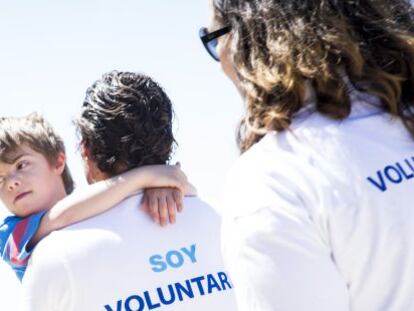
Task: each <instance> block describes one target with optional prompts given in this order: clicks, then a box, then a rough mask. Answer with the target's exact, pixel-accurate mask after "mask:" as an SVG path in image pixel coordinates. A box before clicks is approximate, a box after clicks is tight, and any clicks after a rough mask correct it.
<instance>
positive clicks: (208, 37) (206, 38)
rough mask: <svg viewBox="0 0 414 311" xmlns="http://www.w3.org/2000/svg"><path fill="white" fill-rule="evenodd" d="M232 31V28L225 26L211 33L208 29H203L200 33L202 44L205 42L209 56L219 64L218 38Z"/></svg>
mask: <svg viewBox="0 0 414 311" xmlns="http://www.w3.org/2000/svg"><path fill="white" fill-rule="evenodd" d="M230 30H231V28H230V26H225V27H223V28H220V29H218V30H216V31H213V32H210V33H209V32H208V29H207V28H206V27H202V28H201V29H200V31H199V36H200V39H201V42H203V45H204V47H205V48H206V50H207V52H208V54H210V56H211V57H213V58H214V60H216V61H218V62H219V61H220V58H219V55H218V53H217V42H218V38H219V37H221V36H222V35H225V34H226V33H228V32H230Z"/></svg>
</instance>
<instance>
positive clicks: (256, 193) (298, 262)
mask: <svg viewBox="0 0 414 311" xmlns="http://www.w3.org/2000/svg"><path fill="white" fill-rule="evenodd" d="M351 99H352V102H353V106H352V107H353V108H352V114H351V116H350V117H349V118H347V119H345V120H343V121H335V120H332V119H329V118H325V117H323V116H322V115H320V114H318V113H311V112H310V110H307V111H303V112H301V114H300V115H298V117H297V118H296V119H295V121H294V122H293V124H292V128H291V130H289V131H286V132H283V133H274V132H272V133H269V134H267V135H266V136H265V137H264V138H263V139H262V140H261V141H260V142H258V143H257V144H255V145H254V146H253V147H252V148H250V149H249V150H248V151H247V152H245V153H244V154H243V155H242V156H241V157H240V158H239V160H238V161H237V162H236V164H235V165H234V167H233V168H232V170H231V172H230V174H229V179H228V186H227V191H226V199H225V205H224V207H223V208H224V220H223V243H224V245H223V252H224V257H225V262H226V265H227V267H228V269H229V273H230V276H231V277H232V280H233V282H234V284H235V291H236V298H237V302H238V307H239V310H249V311H251V310H260V311H268V310H288V311H291V310H294V311H296V310H307V311H311V310H315V311H324V310H329V311H332V310H335V311H341V310H360V311H370V310H373V311H378V310H387V311H389V310H398V311H400V310H404V311H405V310H414V277H413V275H414V141H413V138H412V137H410V135H409V133H408V131H407V130H406V129H405V128H404V126H403V124H402V123H401V121H400V120H398V119H392V118H391V116H390V115H389V114H387V113H385V112H382V111H381V109H379V108H378V105H379V101H378V100H377V99H376V98H374V97H371V96H368V95H367V94H361V93H358V92H356V91H353V92H352V94H351Z"/></svg>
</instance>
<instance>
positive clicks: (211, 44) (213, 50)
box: [207, 39, 219, 61]
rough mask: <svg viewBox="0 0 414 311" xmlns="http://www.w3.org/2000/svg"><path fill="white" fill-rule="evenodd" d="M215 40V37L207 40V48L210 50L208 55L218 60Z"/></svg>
mask: <svg viewBox="0 0 414 311" xmlns="http://www.w3.org/2000/svg"><path fill="white" fill-rule="evenodd" d="M217 42H218V40H217V39H213V40H211V41H209V42H207V49H208V51H209V52H210V55H211V56H213V58H214V59H215V60H217V61H218V60H219V56H218V53H217Z"/></svg>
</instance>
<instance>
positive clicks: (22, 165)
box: [16, 161, 28, 170]
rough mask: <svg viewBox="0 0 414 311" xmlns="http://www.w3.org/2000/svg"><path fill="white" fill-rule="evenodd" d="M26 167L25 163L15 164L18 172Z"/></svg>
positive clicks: (26, 163)
mask: <svg viewBox="0 0 414 311" xmlns="http://www.w3.org/2000/svg"><path fill="white" fill-rule="evenodd" d="M27 165H28V162H27V161H21V162H19V163H17V165H16V167H17V169H18V170H21V169H23V168H25V167H26V166H27Z"/></svg>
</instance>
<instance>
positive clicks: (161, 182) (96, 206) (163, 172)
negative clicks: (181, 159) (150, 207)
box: [29, 165, 187, 249]
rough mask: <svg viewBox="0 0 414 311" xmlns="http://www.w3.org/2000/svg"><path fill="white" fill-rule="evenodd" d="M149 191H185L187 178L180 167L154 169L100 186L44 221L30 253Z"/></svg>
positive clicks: (68, 199) (60, 205) (61, 203)
mask: <svg viewBox="0 0 414 311" xmlns="http://www.w3.org/2000/svg"><path fill="white" fill-rule="evenodd" d="M148 187H173V188H178V189H180V190H181V191H184V190H185V189H186V187H187V178H186V176H185V175H184V173H183V172H182V171H181V170H180V168H179V166H168V165H151V166H143V167H140V168H136V169H133V170H130V171H128V172H126V173H123V174H121V175H118V176H116V177H113V178H110V179H107V180H104V181H100V182H97V183H95V184H93V185H90V186H88V187H86V188H85V191H84V192H82V193H74V194H72V195H70V196H68V197H66V198H65V199H63V200H61V201H59V202H58V203H57V204H56V205H55V206H53V207H52V208H51V209H50V210H49V211H48V212H47V213H46V214H45V215H44V216H43V217H42V220H41V222H40V224H39V227H38V229H37V231H36V233H35V234H34V236H33V237H32V239H31V240H30V243H29V249H31V248H33V247H34V246H35V245H36V244H37V243H38V242H39V241H40V240H41V239H42V238H43V237H45V236H46V235H48V234H49V233H50V232H52V231H54V230H58V229H61V228H63V227H66V226H68V225H71V224H74V223H76V222H79V221H81V220H85V219H87V218H90V217H92V216H95V215H98V214H100V213H103V212H105V211H106V210H108V209H110V208H112V207H113V206H115V205H116V204H118V203H119V202H121V201H122V200H124V199H125V198H126V197H128V196H130V195H132V194H134V193H135V192H138V191H139V190H142V189H144V188H148Z"/></svg>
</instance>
